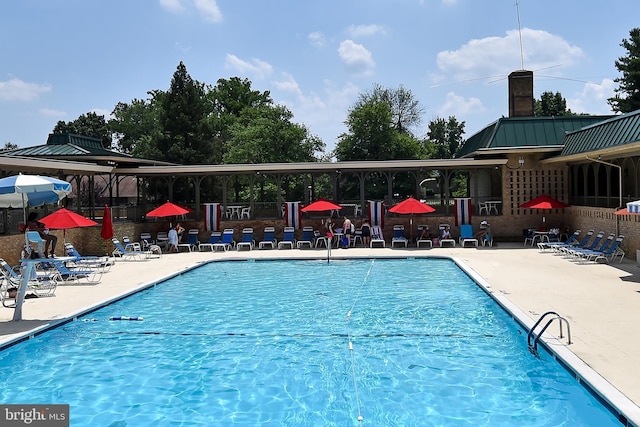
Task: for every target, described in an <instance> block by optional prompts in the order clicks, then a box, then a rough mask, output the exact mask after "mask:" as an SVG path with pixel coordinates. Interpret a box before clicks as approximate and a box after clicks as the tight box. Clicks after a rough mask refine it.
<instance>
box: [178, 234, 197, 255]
mask: <svg viewBox="0 0 640 427" xmlns="http://www.w3.org/2000/svg"><path fill="white" fill-rule="evenodd" d="M198 234H200V230H198V229H197V228H190V229H189V232H188V233H187V241H186V242H185V243H178V251H180V248H186V249H187V250H188V251H189V252H193V251H194V250H195V251H197V250H199V249H198V248H199V247H200V242H199V241H198Z"/></svg>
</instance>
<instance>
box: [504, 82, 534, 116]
mask: <svg viewBox="0 0 640 427" xmlns="http://www.w3.org/2000/svg"><path fill="white" fill-rule="evenodd" d="M530 116H533V71H527V70H520V71H514V72H512V73H511V74H509V117H530Z"/></svg>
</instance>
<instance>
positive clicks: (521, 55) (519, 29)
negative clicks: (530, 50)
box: [516, 0, 524, 70]
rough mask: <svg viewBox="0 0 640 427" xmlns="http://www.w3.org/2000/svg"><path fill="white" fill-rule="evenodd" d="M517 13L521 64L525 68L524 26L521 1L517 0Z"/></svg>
mask: <svg viewBox="0 0 640 427" xmlns="http://www.w3.org/2000/svg"><path fill="white" fill-rule="evenodd" d="M516 14H517V15H518V35H519V36H520V66H521V67H522V69H523V70H524V50H523V49H522V27H521V26H520V2H519V1H518V0H516Z"/></svg>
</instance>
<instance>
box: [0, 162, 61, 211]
mask: <svg viewBox="0 0 640 427" xmlns="http://www.w3.org/2000/svg"><path fill="white" fill-rule="evenodd" d="M69 193H71V184H70V183H68V182H67V181H63V180H61V179H57V178H51V177H48V176H40V175H22V174H20V175H13V176H8V177H6V178H2V179H0V207H2V208H26V207H27V206H42V205H44V204H45V203H57V202H58V201H60V200H61V199H63V198H65V197H66V196H67V194H69ZM25 214H26V213H25ZM25 216H26V215H25ZM25 221H26V218H25Z"/></svg>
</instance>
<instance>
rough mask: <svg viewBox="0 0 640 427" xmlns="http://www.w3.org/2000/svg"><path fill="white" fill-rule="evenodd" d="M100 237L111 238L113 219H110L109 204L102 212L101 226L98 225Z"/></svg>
mask: <svg viewBox="0 0 640 427" xmlns="http://www.w3.org/2000/svg"><path fill="white" fill-rule="evenodd" d="M100 237H102V238H103V239H104V240H109V239H112V238H113V221H112V220H111V209H110V208H109V206H105V207H104V213H103V214H102V227H100ZM107 252H108V251H107Z"/></svg>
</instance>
